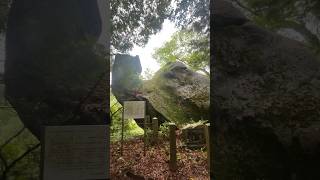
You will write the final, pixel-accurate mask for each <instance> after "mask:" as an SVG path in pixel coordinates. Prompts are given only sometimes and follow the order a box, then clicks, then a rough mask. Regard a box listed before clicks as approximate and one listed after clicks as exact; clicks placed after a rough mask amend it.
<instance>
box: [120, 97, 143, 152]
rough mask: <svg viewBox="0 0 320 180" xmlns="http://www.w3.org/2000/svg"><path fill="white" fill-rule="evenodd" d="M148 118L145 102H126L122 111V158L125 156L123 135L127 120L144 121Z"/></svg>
mask: <svg viewBox="0 0 320 180" xmlns="http://www.w3.org/2000/svg"><path fill="white" fill-rule="evenodd" d="M145 117H146V102H145V101H124V102H123V111H122V127H121V150H120V153H121V156H122V155H123V134H124V120H125V119H142V118H145Z"/></svg>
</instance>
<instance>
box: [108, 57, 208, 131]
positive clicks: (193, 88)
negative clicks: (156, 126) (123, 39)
mask: <svg viewBox="0 0 320 180" xmlns="http://www.w3.org/2000/svg"><path fill="white" fill-rule="evenodd" d="M112 72H113V73H112V93H113V94H114V95H115V97H116V98H117V100H118V101H119V102H120V103H121V104H122V103H123V101H129V100H145V101H147V114H148V115H150V116H151V117H158V118H159V119H160V122H164V121H166V120H168V121H171V122H175V123H177V124H182V123H186V122H189V121H191V120H195V121H197V120H200V119H208V118H209V104H210V103H209V91H210V89H209V88H210V87H209V77H207V76H205V75H202V74H199V73H196V72H193V71H192V70H190V69H189V68H188V67H187V66H186V65H184V64H183V63H181V62H174V63H168V64H167V65H165V66H164V67H162V68H161V69H160V70H159V71H158V72H156V73H155V75H154V76H153V78H152V79H151V80H147V81H142V80H139V75H140V73H141V65H140V60H139V58H138V57H132V56H129V55H117V56H116V58H115V63H114V65H113V67H112ZM128 82H130V83H128ZM132 82H135V83H132ZM136 121H137V122H138V124H140V125H141V124H142V123H141V120H136Z"/></svg>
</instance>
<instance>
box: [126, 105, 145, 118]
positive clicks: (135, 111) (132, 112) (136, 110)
mask: <svg viewBox="0 0 320 180" xmlns="http://www.w3.org/2000/svg"><path fill="white" fill-rule="evenodd" d="M145 115H146V102H145V101H124V113H123V118H124V119H142V118H144V117H145Z"/></svg>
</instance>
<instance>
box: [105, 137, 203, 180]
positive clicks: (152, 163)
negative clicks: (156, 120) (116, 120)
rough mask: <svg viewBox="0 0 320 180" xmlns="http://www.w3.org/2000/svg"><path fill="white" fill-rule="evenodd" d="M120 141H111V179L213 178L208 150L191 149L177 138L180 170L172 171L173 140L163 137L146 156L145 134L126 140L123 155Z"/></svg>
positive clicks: (196, 179) (194, 179)
mask: <svg viewBox="0 0 320 180" xmlns="http://www.w3.org/2000/svg"><path fill="white" fill-rule="evenodd" d="M120 146H121V144H120V141H118V142H114V143H111V157H110V158H111V166H110V173H111V179H123V180H126V179H150V180H151V179H159V180H161V179H174V180H180V179H181V180H188V179H193V180H209V175H208V170H207V168H208V165H207V164H208V163H207V153H206V152H205V151H201V150H189V149H186V148H183V147H182V146H181V142H180V141H179V139H178V140H177V159H178V164H177V165H178V169H177V171H175V172H171V171H170V170H169V141H167V140H164V139H161V140H159V142H158V144H157V145H154V146H151V145H149V146H147V150H146V155H145V156H144V143H143V137H136V138H134V139H131V140H126V141H124V147H123V156H122V157H121V156H120Z"/></svg>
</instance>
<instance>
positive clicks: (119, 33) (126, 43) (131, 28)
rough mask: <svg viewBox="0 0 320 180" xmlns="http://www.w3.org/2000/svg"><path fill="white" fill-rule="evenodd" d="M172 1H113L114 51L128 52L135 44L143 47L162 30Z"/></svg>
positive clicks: (111, 3) (112, 39)
mask: <svg viewBox="0 0 320 180" xmlns="http://www.w3.org/2000/svg"><path fill="white" fill-rule="evenodd" d="M170 2H171V0H156V1H154V0H140V1H118V0H111V1H110V7H111V16H112V21H111V22H112V30H111V32H112V37H111V45H112V46H113V49H115V50H118V51H120V52H126V51H127V50H130V49H131V48H132V47H133V44H137V45H139V46H142V45H144V44H146V43H147V41H148V39H149V37H150V35H152V34H155V33H157V32H159V31H160V30H161V25H162V23H163V21H164V20H165V19H166V18H168V17H169V15H170V12H171V7H170Z"/></svg>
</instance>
